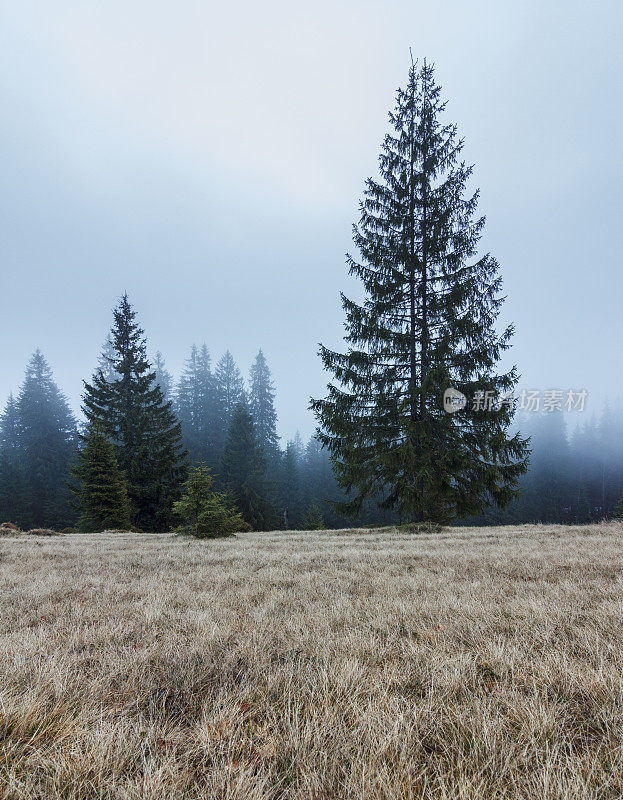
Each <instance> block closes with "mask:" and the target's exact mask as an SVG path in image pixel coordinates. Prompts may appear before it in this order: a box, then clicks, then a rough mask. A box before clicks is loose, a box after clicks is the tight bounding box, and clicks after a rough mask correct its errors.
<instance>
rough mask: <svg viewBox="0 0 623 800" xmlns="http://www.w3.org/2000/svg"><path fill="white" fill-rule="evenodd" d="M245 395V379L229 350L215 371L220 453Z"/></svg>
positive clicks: (216, 423)
mask: <svg viewBox="0 0 623 800" xmlns="http://www.w3.org/2000/svg"><path fill="white" fill-rule="evenodd" d="M243 396H244V381H243V379H242V375H241V374H240V370H239V369H238V367H237V366H236V362H235V361H234V359H233V357H232V354H231V353H230V352H229V350H227V352H226V353H225V355H223V356H222V358H221V359H220V360H219V362H218V364H217V365H216V369H215V371H214V406H215V433H216V435H217V441H216V442H215V446H216V449H217V451H219V453H220V452H221V451H222V448H223V445H224V443H225V437H226V434H227V431H228V430H229V425H230V423H231V420H232V417H233V414H234V409H235V408H236V406H237V405H238V403H239V402H240V400H241V399H242V398H243Z"/></svg>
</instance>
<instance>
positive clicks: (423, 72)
mask: <svg viewBox="0 0 623 800" xmlns="http://www.w3.org/2000/svg"><path fill="white" fill-rule="evenodd" d="M443 110H444V105H443V103H442V102H441V100H440V92H439V87H438V86H437V85H436V84H435V82H434V79H433V69H432V67H431V66H430V65H428V64H426V62H425V63H424V65H423V67H421V68H419V69H418V68H417V67H416V66H413V67H412V68H411V70H410V72H409V82H408V85H407V88H406V89H405V90H400V91H399V92H398V96H397V103H396V108H395V111H394V112H393V113H392V114H390V122H391V126H392V132H391V133H390V134H388V135H387V136H386V137H385V140H384V143H383V146H382V152H381V156H380V159H379V166H380V173H381V181H380V182H377V181H375V180H373V179H369V180H368V181H367V185H366V190H365V197H364V200H363V202H362V203H361V219H360V223H359V226H357V227H355V229H354V242H355V244H356V246H357V248H358V250H359V252H360V261H359V262H358V261H356V260H354V259H353V258H350V257H349V258H348V264H349V267H350V273H351V274H352V275H356V276H357V277H358V278H360V279H361V281H362V282H363V285H364V288H365V292H366V296H365V299H364V301H363V303H362V304H357V303H355V302H353V301H351V300H349V299H347V298H346V297H344V296H342V302H343V306H344V310H345V312H346V327H347V336H346V341H347V343H348V345H349V348H348V351H347V352H346V353H344V354H342V353H337V352H334V351H331V350H329V349H328V348H326V347H322V348H321V355H322V359H323V362H324V364H325V367H326V368H327V369H328V370H330V371H332V372H333V373H334V375H335V377H336V379H337V381H338V383H339V384H341V385H339V386H338V385H332V384H330V385H329V387H328V389H329V394H328V397H327V398H326V399H324V400H316V401H312V407H313V408H314V410H315V412H316V414H317V417H318V420H319V422H320V425H321V432H320V434H319V438H320V440H321V442H322V443H323V444H324V445H325V446H326V447H327V448H328V449H329V450H330V452H331V455H332V459H333V463H334V465H335V468H336V472H337V477H338V481H339V484H340V486H341V487H342V488H343V489H344V490H345V491H347V492H352V493H353V496H352V499H350V500H349V501H348V502H345V503H342V504H341V506H340V508H341V509H342V510H343V511H345V512H348V513H352V514H356V513H358V512H359V511H360V510H361V509H362V507H363V504H364V502H365V501H366V499H368V498H377V497H378V498H380V505H381V507H383V508H388V509H395V510H396V511H397V512H398V513H399V514H400V515H401V516H402V517H403V518H405V519H406V520H408V521H417V520H427V519H430V520H439V521H443V520H446V519H450V518H453V517H457V516H459V517H460V516H463V515H466V514H474V513H477V512H478V511H480V510H481V509H482V508H484V507H486V506H487V505H489V504H492V503H493V504H496V505H498V506H501V507H502V506H505V505H507V504H508V503H509V502H510V501H511V500H512V499H513V498H514V497H515V496H516V494H517V483H518V479H519V477H520V476H521V474H522V473H523V472H524V471H525V468H526V455H527V445H526V442H525V441H524V440H523V439H522V437H521V436H520V435H519V434H517V435H515V436H510V435H509V434H508V433H507V429H508V426H509V424H510V422H511V419H512V416H513V410H514V409H513V407H512V404H510V403H506V404H502V405H500V406H499V407H498V408H491V409H490V410H486V411H479V410H474V408H473V406H472V403H471V402H470V403H468V404H467V406H466V408H465V409H464V410H462V411H458V412H456V413H454V414H448V413H446V412H445V411H444V410H443V408H442V396H443V392H444V390H445V389H446V388H447V387H449V386H453V387H455V388H456V389H458V390H459V391H461V392H462V393H463V394H464V395H465V396H466V397H468V398H470V400H471V399H472V398H474V396H475V395H476V393H477V392H485V391H489V392H492V393H493V394H494V395H496V396H497V395H499V394H501V393H507V392H510V391H512V390H513V388H514V387H515V384H516V381H517V375H516V371H515V369H514V368H513V369H511V370H510V371H509V372H507V373H505V374H497V373H496V364H497V362H498V360H499V358H500V356H501V355H502V354H503V353H504V352H505V351H506V350H507V349H508V347H509V343H510V338H511V334H512V328H510V327H509V328H507V329H506V330H504V331H503V333H502V334H501V335H498V334H497V333H496V331H495V327H496V321H497V318H498V314H499V310H500V306H501V303H502V298H501V296H500V288H501V280H500V277H499V275H498V264H497V262H496V261H495V259H494V258H492V257H491V256H490V255H484V256H482V257H480V258H477V257H476V253H477V247H478V243H479V239H480V236H481V232H482V229H483V225H484V218H476V217H475V213H476V207H477V201H478V193H476V194H474V195H473V196H465V194H466V184H467V181H468V179H469V177H470V175H471V172H472V170H471V168H470V167H467V166H466V165H465V163H464V162H462V161H461V160H460V156H461V150H462V147H463V143H462V141H461V140H460V139H458V138H457V131H456V127H455V126H454V125H446V124H442V123H441V121H440V117H441V114H442V112H443Z"/></svg>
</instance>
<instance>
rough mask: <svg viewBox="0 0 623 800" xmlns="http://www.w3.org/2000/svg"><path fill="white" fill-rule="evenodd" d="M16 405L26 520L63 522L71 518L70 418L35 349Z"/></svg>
mask: <svg viewBox="0 0 623 800" xmlns="http://www.w3.org/2000/svg"><path fill="white" fill-rule="evenodd" d="M17 408H18V415H19V447H20V454H21V462H22V466H23V470H24V475H25V479H26V498H25V500H26V513H25V516H26V519H27V522H28V524H30V525H33V526H35V527H45V526H47V527H62V526H65V525H68V524H69V523H70V522H72V521H73V514H72V512H71V505H70V492H69V486H68V480H69V477H70V476H69V470H70V467H71V465H72V464H73V460H74V455H75V449H76V443H77V432H76V421H75V419H74V417H73V414H72V413H71V410H70V408H69V404H68V403H67V400H66V399H65V397H64V396H63V395H62V394H61V392H60V391H59V388H58V386H57V385H56V383H55V382H54V378H53V377H52V370H51V369H50V367H49V365H48V363H47V361H46V360H45V358H44V356H43V354H42V353H41V351H40V350H36V351H35V352H34V353H33V355H32V357H31V359H30V361H29V362H28V366H27V368H26V377H25V379H24V383H23V384H22V388H21V391H20V394H19V398H18V401H17Z"/></svg>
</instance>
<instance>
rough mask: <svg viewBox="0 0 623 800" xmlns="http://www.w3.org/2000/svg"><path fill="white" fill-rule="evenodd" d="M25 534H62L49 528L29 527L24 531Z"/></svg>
mask: <svg viewBox="0 0 623 800" xmlns="http://www.w3.org/2000/svg"><path fill="white" fill-rule="evenodd" d="M26 535H27V536H62V534H61V533H59V532H58V531H53V530H52V529H51V528H31V530H29V531H26Z"/></svg>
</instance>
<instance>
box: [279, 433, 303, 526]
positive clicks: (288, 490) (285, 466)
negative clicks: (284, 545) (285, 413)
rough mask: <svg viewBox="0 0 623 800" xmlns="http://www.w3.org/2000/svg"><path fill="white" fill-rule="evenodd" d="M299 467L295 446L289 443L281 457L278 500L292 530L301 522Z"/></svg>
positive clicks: (291, 442)
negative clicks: (286, 511)
mask: <svg viewBox="0 0 623 800" xmlns="http://www.w3.org/2000/svg"><path fill="white" fill-rule="evenodd" d="M299 467H300V462H299V457H298V451H297V447H296V444H295V443H294V442H293V441H289V442H288V444H287V445H286V449H285V453H284V454H283V457H282V463H281V474H280V480H279V500H280V503H281V506H282V508H283V509H286V508H287V509H288V520H289V523H290V526H291V527H292V528H297V527H298V525H299V523H300V521H301V511H302V505H303V503H302V493H301V482H300V475H299Z"/></svg>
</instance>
